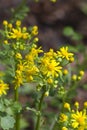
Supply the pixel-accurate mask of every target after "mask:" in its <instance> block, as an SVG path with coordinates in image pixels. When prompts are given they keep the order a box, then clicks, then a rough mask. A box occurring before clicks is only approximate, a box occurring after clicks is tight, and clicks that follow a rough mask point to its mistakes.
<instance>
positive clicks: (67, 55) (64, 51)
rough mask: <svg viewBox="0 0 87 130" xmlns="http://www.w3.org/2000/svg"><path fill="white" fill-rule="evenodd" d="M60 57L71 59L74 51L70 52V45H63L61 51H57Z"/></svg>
mask: <svg viewBox="0 0 87 130" xmlns="http://www.w3.org/2000/svg"><path fill="white" fill-rule="evenodd" d="M57 53H58V57H62V58H66V59H67V60H68V61H69V60H70V58H71V57H73V55H74V54H73V53H69V52H68V47H67V46H66V47H62V48H60V51H57Z"/></svg>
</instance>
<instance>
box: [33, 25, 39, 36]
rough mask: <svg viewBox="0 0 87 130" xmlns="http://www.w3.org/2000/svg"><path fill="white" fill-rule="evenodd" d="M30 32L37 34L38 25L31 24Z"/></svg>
mask: <svg viewBox="0 0 87 130" xmlns="http://www.w3.org/2000/svg"><path fill="white" fill-rule="evenodd" d="M32 34H33V35H37V34H38V26H33V28H32Z"/></svg>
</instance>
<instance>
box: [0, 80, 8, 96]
mask: <svg viewBox="0 0 87 130" xmlns="http://www.w3.org/2000/svg"><path fill="white" fill-rule="evenodd" d="M8 89H9V87H8V84H6V83H4V82H3V81H2V80H0V96H2V95H3V94H5V95H6V94H7V92H6V90H8Z"/></svg>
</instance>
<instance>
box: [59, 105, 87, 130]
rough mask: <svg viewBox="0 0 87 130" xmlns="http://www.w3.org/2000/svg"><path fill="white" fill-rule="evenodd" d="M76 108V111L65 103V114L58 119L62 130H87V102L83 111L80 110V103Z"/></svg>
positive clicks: (61, 114)
mask: <svg viewBox="0 0 87 130" xmlns="http://www.w3.org/2000/svg"><path fill="white" fill-rule="evenodd" d="M74 106H75V109H72V108H71V107H70V104H69V103H67V102H65V103H64V112H63V113H60V115H59V119H58V124H59V127H60V130H68V129H72V130H87V110H86V109H87V102H84V108H83V110H79V103H78V102H75V104H74Z"/></svg>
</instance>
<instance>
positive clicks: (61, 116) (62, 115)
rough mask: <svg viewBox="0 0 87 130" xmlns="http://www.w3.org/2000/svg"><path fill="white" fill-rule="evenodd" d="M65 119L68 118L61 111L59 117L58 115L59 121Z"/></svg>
mask: <svg viewBox="0 0 87 130" xmlns="http://www.w3.org/2000/svg"><path fill="white" fill-rule="evenodd" d="M67 120H68V117H67V115H65V114H64V113H61V114H60V117H59V121H60V122H65V121H67Z"/></svg>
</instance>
